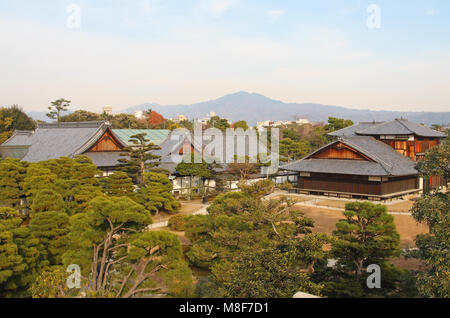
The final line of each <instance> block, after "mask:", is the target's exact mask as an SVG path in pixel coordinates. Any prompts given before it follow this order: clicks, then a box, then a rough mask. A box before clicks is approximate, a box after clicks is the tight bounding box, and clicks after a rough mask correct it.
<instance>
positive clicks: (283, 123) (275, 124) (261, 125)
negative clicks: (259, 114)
mask: <svg viewBox="0 0 450 318" xmlns="http://www.w3.org/2000/svg"><path fill="white" fill-rule="evenodd" d="M309 123H310V122H309V120H308V119H303V118H302V119H297V120H287V121H281V120H278V121H270V120H266V121H260V122H257V123H256V128H258V129H261V128H267V127H279V126H287V125H292V124H297V125H306V124H309Z"/></svg>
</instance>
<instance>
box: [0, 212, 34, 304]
mask: <svg viewBox="0 0 450 318" xmlns="http://www.w3.org/2000/svg"><path fill="white" fill-rule="evenodd" d="M0 243H1V244H0V297H20V296H25V297H26V296H29V294H28V288H29V286H30V285H31V283H32V281H33V280H34V279H35V277H36V276H37V274H38V272H39V270H40V269H41V268H42V266H43V265H42V264H40V263H39V251H38V245H39V241H38V240H37V239H36V238H33V237H32V236H31V235H30V231H29V229H28V228H27V227H25V226H22V219H21V218H19V217H18V212H17V210H14V209H12V208H4V207H3V208H0Z"/></svg>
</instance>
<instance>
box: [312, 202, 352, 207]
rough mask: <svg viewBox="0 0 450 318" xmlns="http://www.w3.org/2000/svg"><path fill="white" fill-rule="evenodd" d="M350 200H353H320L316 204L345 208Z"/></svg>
mask: <svg viewBox="0 0 450 318" xmlns="http://www.w3.org/2000/svg"><path fill="white" fill-rule="evenodd" d="M350 202H351V201H345V200H321V201H318V202H317V203H316V204H317V205H320V206H328V207H330V208H339V209H345V205H346V204H347V203H350Z"/></svg>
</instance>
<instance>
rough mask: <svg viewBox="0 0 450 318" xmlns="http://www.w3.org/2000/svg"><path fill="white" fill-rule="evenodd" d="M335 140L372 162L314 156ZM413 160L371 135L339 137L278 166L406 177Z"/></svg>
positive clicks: (288, 168) (411, 169)
mask: <svg viewBox="0 0 450 318" xmlns="http://www.w3.org/2000/svg"><path fill="white" fill-rule="evenodd" d="M337 143H343V144H345V145H347V146H349V147H351V148H353V149H355V150H356V151H358V152H360V153H362V154H363V155H365V156H366V157H368V158H370V159H371V160H373V161H362V160H345V159H315V158H314V155H315V154H316V153H318V152H320V151H322V150H323V149H325V148H328V147H331V146H333V145H335V144H337ZM414 167H415V162H414V161H412V160H411V159H409V158H408V157H405V156H403V155H401V154H400V153H398V152H397V151H395V150H394V149H392V148H391V147H389V146H388V145H386V144H385V143H383V142H381V141H378V140H376V139H375V138H373V137H362V136H358V137H343V138H340V139H339V140H337V141H334V142H332V143H330V144H328V145H326V146H324V147H322V148H320V149H318V150H317V151H315V152H313V153H311V154H310V155H308V156H307V157H306V158H304V159H302V160H299V161H296V162H293V163H291V164H287V165H285V166H282V167H280V169H282V170H288V171H297V172H316V173H333V174H349V175H365V176H407V175H415V174H417V170H416V169H415V168H414Z"/></svg>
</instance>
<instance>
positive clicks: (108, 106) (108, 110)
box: [102, 105, 113, 115]
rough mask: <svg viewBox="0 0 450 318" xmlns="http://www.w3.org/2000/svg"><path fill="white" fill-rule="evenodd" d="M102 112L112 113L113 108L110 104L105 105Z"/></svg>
mask: <svg viewBox="0 0 450 318" xmlns="http://www.w3.org/2000/svg"><path fill="white" fill-rule="evenodd" d="M102 113H104V114H107V115H112V114H113V108H112V107H111V105H106V106H105V107H103V112H102Z"/></svg>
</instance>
